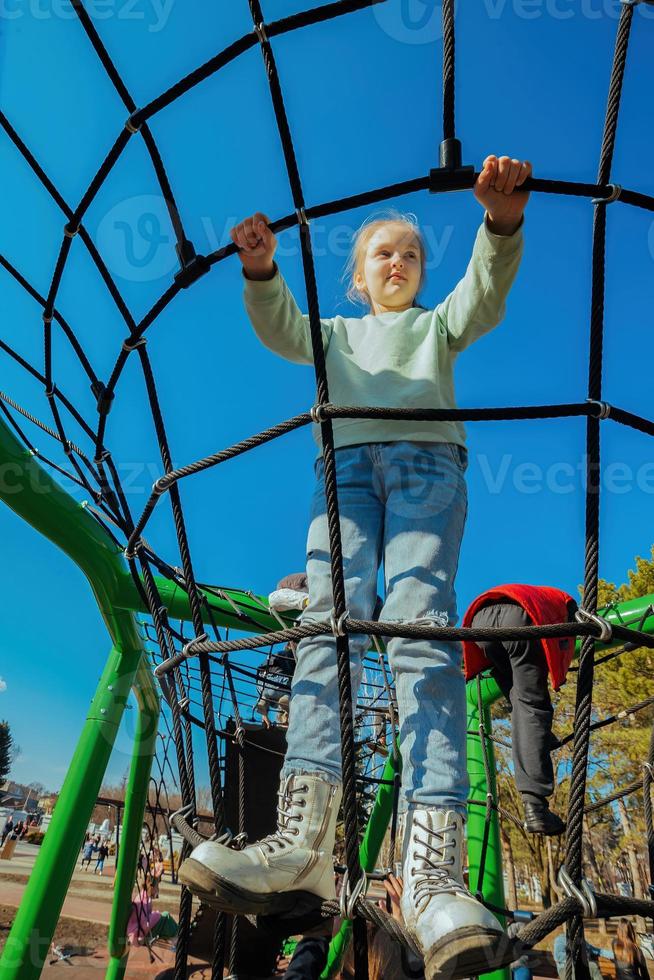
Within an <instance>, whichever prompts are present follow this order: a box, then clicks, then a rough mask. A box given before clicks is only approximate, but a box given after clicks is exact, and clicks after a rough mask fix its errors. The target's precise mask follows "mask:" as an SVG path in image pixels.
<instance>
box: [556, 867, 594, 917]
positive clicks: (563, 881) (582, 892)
mask: <svg viewBox="0 0 654 980" xmlns="http://www.w3.org/2000/svg"><path fill="white" fill-rule="evenodd" d="M557 883H558V885H559V888H560V889H561V891H562V892H564V893H565V894H566V895H567V896H568V898H576V899H577V901H578V902H579V904H580V905H581V910H582V915H583V916H584V918H586V919H595V918H597V899H596V898H595V892H594V891H593V889H592V886H591V885H590V883H589V882H588V881H585V880H584V881H583V882H582V883H581V888H579V887H577V885H575V883H574V881H573V880H572V878H571V877H570V875H569V874H568V872H567V870H566V867H565V865H564V864H562V865H561V869H560V871H559V874H558V877H557Z"/></svg>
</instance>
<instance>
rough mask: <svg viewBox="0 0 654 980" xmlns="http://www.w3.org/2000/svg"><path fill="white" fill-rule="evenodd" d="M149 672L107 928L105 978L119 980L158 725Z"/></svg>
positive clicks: (140, 687) (142, 687)
mask: <svg viewBox="0 0 654 980" xmlns="http://www.w3.org/2000/svg"><path fill="white" fill-rule="evenodd" d="M147 670H148V668H147V667H146V666H145V664H144V663H143V661H142V662H141V665H140V667H139V671H138V673H137V676H136V682H135V685H134V689H135V693H136V694H137V701H138V709H139V710H138V716H137V721H136V732H135V734H134V749H133V754H132V762H131V766H130V771H129V780H128V783H127V788H126V793H125V817H124V820H123V832H122V841H121V847H120V853H119V855H118V862H117V865H116V879H115V883H114V895H113V903H112V909H111V922H110V925H109V956H110V962H109V966H108V967H107V973H106V978H107V980H109V978H111V980H119V978H120V977H122V975H123V973H124V972H125V967H126V966H127V956H128V952H129V947H128V943H127V923H128V921H129V916H130V913H131V908H132V890H133V888H134V881H135V878H136V867H137V863H138V856H139V848H140V846H141V834H142V829H143V818H144V813H145V807H146V804H147V801H148V790H149V786H150V770H151V768H152V760H153V758H154V754H155V750H156V744H157V731H158V722H159V702H158V700H157V699H156V698H153V697H152V690H151V688H150V686H149V685H148V684H147V680H146V678H145V677H144V674H147Z"/></svg>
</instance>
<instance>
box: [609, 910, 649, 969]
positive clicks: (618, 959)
mask: <svg viewBox="0 0 654 980" xmlns="http://www.w3.org/2000/svg"><path fill="white" fill-rule="evenodd" d="M613 955H614V957H615V976H616V980H649V972H648V970H647V964H646V962H645V957H644V955H643V952H642V950H641V949H640V947H639V946H638V943H637V942H636V932H635V929H634V927H633V925H632V924H631V922H629V920H628V919H620V921H619V922H618V933H617V936H616V937H615V939H614V940H613Z"/></svg>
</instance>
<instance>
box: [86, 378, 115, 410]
mask: <svg viewBox="0 0 654 980" xmlns="http://www.w3.org/2000/svg"><path fill="white" fill-rule="evenodd" d="M91 391H92V392H93V396H94V398H95V402H96V408H97V410H98V415H108V414H109V412H110V411H111V405H112V402H113V400H114V393H113V391H110V390H109V389H108V388H107V386H106V384H104V382H103V381H92V382H91Z"/></svg>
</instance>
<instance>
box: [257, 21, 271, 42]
mask: <svg viewBox="0 0 654 980" xmlns="http://www.w3.org/2000/svg"><path fill="white" fill-rule="evenodd" d="M254 33H255V34H256V35H257V37H258V38H259V41H260V42H261V44H266V43H267V41H268V35H267V34H266V25H265V24H264V23H263V21H260V22H259V23H258V24H255V25H254Z"/></svg>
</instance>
